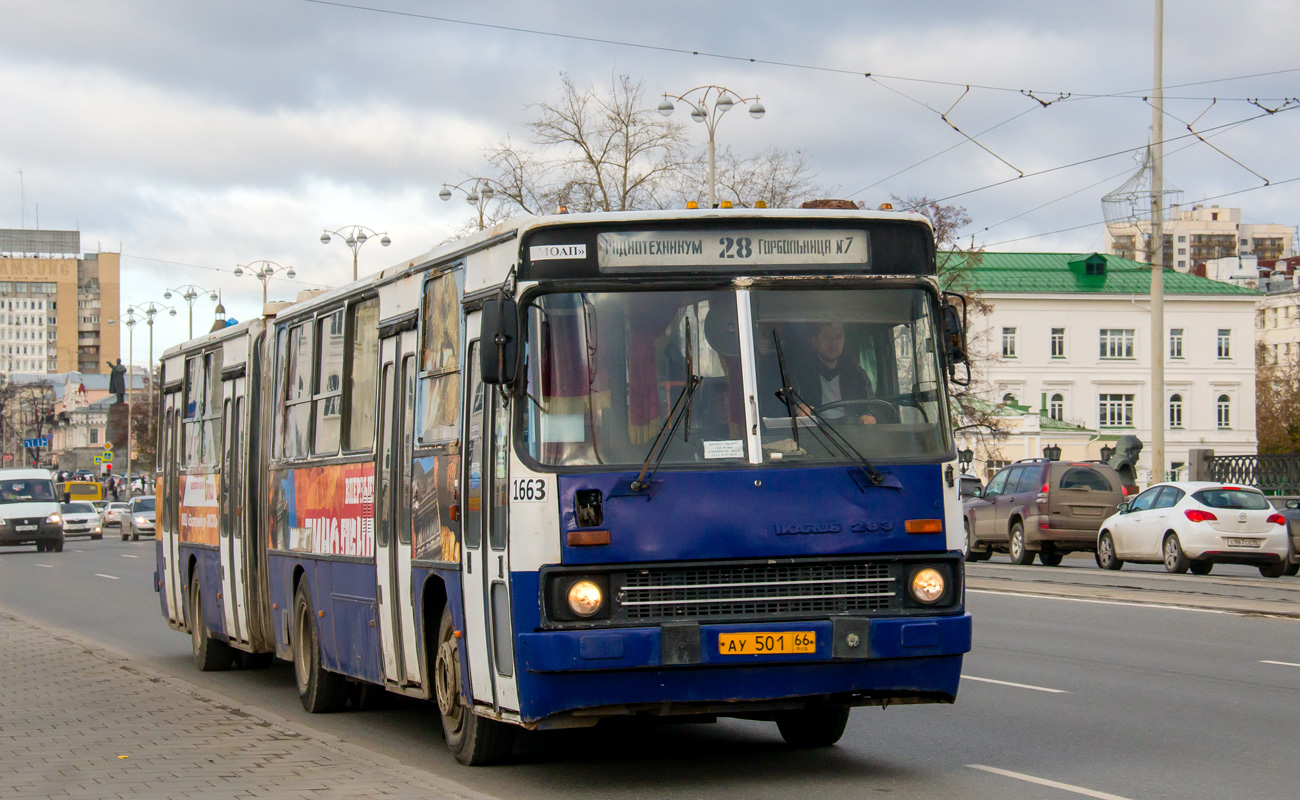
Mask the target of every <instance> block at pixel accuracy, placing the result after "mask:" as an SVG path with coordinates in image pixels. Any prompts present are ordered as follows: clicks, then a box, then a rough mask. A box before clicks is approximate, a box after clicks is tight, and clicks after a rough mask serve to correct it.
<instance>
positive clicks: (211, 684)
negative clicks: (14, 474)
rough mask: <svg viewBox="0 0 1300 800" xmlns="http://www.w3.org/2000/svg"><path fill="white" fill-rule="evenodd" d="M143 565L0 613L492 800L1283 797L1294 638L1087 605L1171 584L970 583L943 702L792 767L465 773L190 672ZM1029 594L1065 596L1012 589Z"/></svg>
mask: <svg viewBox="0 0 1300 800" xmlns="http://www.w3.org/2000/svg"><path fill="white" fill-rule="evenodd" d="M153 547H154V543H153V542H152V541H149V542H143V541H142V542H121V541H119V540H118V539H116V538H107V539H104V540H103V541H94V542H92V541H70V542H69V544H68V549H67V550H65V552H63V553H36V552H35V551H34V550H32V549H31V548H23V549H5V550H0V609H5V610H8V611H11V612H14V613H17V614H20V615H22V616H23V617H26V618H28V619H31V620H34V621H39V622H43V623H45V624H48V625H50V626H51V627H52V628H53V627H57V628H61V629H65V630H68V631H72V632H73V633H76V634H78V635H80V636H82V637H84V638H86V639H90V640H93V641H96V642H98V643H100V644H102V645H104V646H106V647H108V648H109V649H112V650H115V651H117V652H119V653H122V654H124V655H126V656H128V657H130V658H132V659H135V660H137V661H139V662H143V663H145V664H147V665H148V666H150V667H152V668H154V669H157V670H160V671H163V672H166V673H171V674H175V675H177V676H178V677H180V678H182V679H184V680H186V681H189V682H191V683H194V684H197V685H200V686H204V687H207V688H209V689H211V690H213V691H217V692H220V693H222V694H225V695H227V696H229V697H232V698H234V699H235V700H237V701H238V702H240V703H241V704H245V705H247V706H252V707H257V708H262V709H266V710H268V711H270V712H272V713H274V714H278V715H281V716H284V717H287V718H290V719H293V720H295V721H296V722H298V723H300V724H305V725H307V726H309V727H311V728H314V729H317V730H320V731H324V732H327V733H329V734H332V735H334V736H338V737H340V738H342V739H345V740H347V741H349V742H351V743H354V744H358V745H361V746H364V747H368V748H371V749H373V750H375V751H377V752H381V753H384V754H386V755H389V756H392V757H395V758H398V759H400V760H401V761H403V762H404V763H406V764H407V765H409V766H412V767H416V768H419V769H424V770H428V771H430V772H433V773H436V774H438V775H441V776H443V777H444V778H448V779H450V780H453V781H457V782H459V783H461V784H464V785H466V786H469V787H472V788H474V789H476V790H478V791H480V792H484V793H487V794H490V795H495V796H497V797H500V798H509V799H510V800H514V799H515V798H519V799H521V800H522V799H523V798H543V797H545V798H550V797H557V796H568V797H572V796H589V797H600V798H647V797H651V798H653V797H716V798H727V800H733V799H734V798H741V797H743V798H779V799H780V800H790V798H792V797H794V798H803V797H816V798H818V799H819V800H839V798H844V799H845V800H847V799H848V798H862V797H865V796H872V795H874V794H876V793H880V794H883V795H889V794H893V795H895V796H903V795H905V796H907V797H909V798H942V800H952V798H997V799H999V800H1001V799H1003V798H1047V799H1048V800H1051V799H1052V798H1078V797H1093V798H1129V799H1130V800H1137V798H1180V799H1182V798H1216V799H1217V798H1279V800H1281V799H1282V798H1288V799H1289V798H1294V797H1297V796H1300V778H1298V777H1296V775H1295V773H1294V768H1293V761H1294V758H1295V755H1296V753H1297V748H1298V747H1300V745H1297V742H1300V621H1297V620H1294V619H1283V618H1271V617H1259V616H1244V615H1239V614H1231V613H1222V612H1220V611H1216V610H1213V609H1211V608H1208V607H1207V608H1204V609H1201V610H1192V609H1183V608H1175V607H1169V606H1167V605H1151V604H1145V603H1142V602H1127V601H1116V600H1114V599H1101V598H1099V597H1096V596H1094V595H1095V594H1097V593H1098V592H1101V591H1103V590H1105V588H1106V586H1107V585H1110V584H1113V583H1114V582H1116V581H1120V582H1128V583H1136V584H1137V589H1139V590H1140V589H1141V588H1142V587H1143V586H1145V585H1148V584H1149V585H1150V586H1153V587H1156V588H1161V589H1163V588H1168V587H1169V586H1170V585H1173V586H1175V588H1176V589H1177V587H1178V585H1180V584H1183V583H1186V585H1187V586H1189V587H1192V588H1191V589H1190V590H1189V591H1190V592H1191V593H1193V594H1195V593H1196V592H1197V591H1198V587H1196V585H1195V584H1192V583H1191V580H1193V579H1192V578H1184V576H1165V575H1162V574H1159V573H1158V572H1154V571H1132V572H1130V571H1128V570H1126V571H1125V572H1122V573H1118V574H1115V573H1105V574H1103V573H1101V572H1100V571H1098V570H1096V569H1095V568H1088V567H1087V566H1086V563H1085V562H1082V561H1080V562H1078V563H1077V564H1076V562H1074V561H1071V562H1067V564H1070V565H1074V566H1077V567H1078V568H1077V569H1068V568H1066V569H1063V568H1056V569H1048V568H1043V567H1010V566H1004V565H997V564H993V565H989V564H983V565H978V567H977V569H975V570H972V577H973V578H974V577H975V576H976V575H980V576H983V578H985V579H988V580H996V581H997V583H996V584H995V586H996V587H997V588H994V589H977V590H973V591H972V592H971V593H970V594H969V596H968V605H969V607H970V609H971V611H972V613H974V614H975V649H974V651H973V652H972V653H971V655H970V656H969V657H968V659H967V662H966V667H965V669H964V673H965V675H966V676H967V679H966V680H964V681H963V684H962V690H961V696H960V698H959V699H958V702H957V704H956V705H954V706H919V707H894V708H888V709H858V710H856V711H854V713H853V716H852V718H851V719H850V721H849V729H848V731H847V732H846V734H845V737H844V739H843V740H842V741H841V743H840V745H839V746H838V747H835V748H832V749H826V750H818V751H795V750H790V749H788V748H786V747H785V746H784V745H783V744H782V743H781V740H780V737H779V736H778V735H777V732H776V728H775V726H774V725H771V724H769V723H757V722H741V721H723V722H720V723H717V724H714V725H657V726H650V725H631V724H622V725H613V726H608V727H606V726H601V727H599V728H597V729H593V730H585V731H567V732H555V733H546V734H530V735H527V736H525V737H524V739H523V741H522V743H521V745H520V747H519V749H518V752H517V758H516V761H515V763H514V764H512V765H509V766H505V767H498V768H490V769H478V770H471V769H467V768H464V767H461V766H459V765H458V764H456V763H455V762H454V761H453V760H452V759H451V758H450V756H449V755H447V753H446V751H445V749H444V748H443V745H442V739H441V734H440V732H439V729H438V724H437V715H436V710H435V709H434V708H433V707H432V706H429V705H427V704H423V703H416V702H411V701H408V700H405V699H402V698H392V699H391V701H390V702H388V703H387V704H386V706H385V707H384V708H382V709H380V710H377V711H369V712H362V713H356V712H353V713H345V714H336V715H318V716H309V715H307V714H305V713H303V712H302V711H301V709H300V707H299V706H298V700H297V697H296V693H295V692H294V689H293V677H292V673H291V671H290V669H289V667H288V666H287V665H283V664H281V665H278V666H275V667H272V668H270V669H266V670H260V671H253V672H239V671H231V672H223V673H199V672H197V671H196V670H195V669H194V668H193V666H192V664H191V662H190V659H189V640H188V637H187V636H185V635H184V634H181V633H177V632H175V631H172V630H170V629H169V628H168V627H167V626H166V624H165V623H164V622H163V620H162V618H161V615H160V612H159V605H158V596H157V595H156V594H155V593H154V592H153V590H152V573H153V569H154V561H153ZM995 558H996V557H995ZM1099 576H1100V577H1099ZM1210 577H1211V578H1213V579H1214V581H1213V583H1208V582H1207V583H1204V584H1202V586H1201V587H1199V589H1204V588H1206V587H1209V586H1213V587H1215V588H1214V590H1213V592H1211V594H1215V593H1219V594H1221V595H1223V596H1227V597H1237V598H1238V599H1240V598H1249V596H1250V595H1251V594H1252V593H1259V592H1261V591H1267V592H1269V593H1270V594H1269V596H1270V597H1273V598H1274V600H1273V601H1270V602H1274V601H1275V602H1287V598H1290V602H1294V601H1295V599H1297V598H1300V580H1298V579H1295V578H1281V579H1278V580H1277V581H1272V582H1269V583H1270V584H1271V586H1272V588H1270V589H1267V590H1261V589H1259V588H1257V587H1255V586H1253V584H1258V583H1260V580H1259V579H1258V574H1257V573H1256V576H1255V578H1251V577H1250V576H1249V574H1248V571H1243V572H1242V573H1241V574H1239V575H1233V574H1228V572H1227V571H1225V572H1224V573H1223V574H1219V573H1218V571H1217V570H1216V573H1215V575H1213V576H1210ZM1099 580H1100V581H1101V583H1102V586H1101V587H1100V588H1099V587H1098V586H1097V585H1095V584H1096V582H1097V581H1099ZM1194 580H1199V581H1206V580H1207V579H1206V578H1195V579H1194ZM1035 583H1039V584H1041V583H1052V584H1055V585H1058V586H1066V587H1067V588H1066V589H1065V590H1062V591H1067V592H1068V593H1069V596H1062V597H1045V596H1038V595H1034V594H1028V593H1023V592H1019V591H1016V588H1017V586H1026V587H1027V586H1032V585H1033V584H1035ZM1234 586H1236V588H1235V589H1234ZM1003 587H1006V590H1005V591H1004V590H1003ZM1130 588H1131V587H1130ZM1140 596H1141V595H1139V597H1140ZM1206 602H1210V603H1212V602H1213V599H1212V598H1211V600H1210V601H1206ZM0 655H2V654H0ZM1268 662H1278V663H1268ZM41 668H45V667H44V665H42V667H41ZM41 668H37V666H36V665H33V670H32V676H31V677H32V680H33V681H39V680H40V679H41ZM2 725H3V722H2V721H0V727H2Z"/></svg>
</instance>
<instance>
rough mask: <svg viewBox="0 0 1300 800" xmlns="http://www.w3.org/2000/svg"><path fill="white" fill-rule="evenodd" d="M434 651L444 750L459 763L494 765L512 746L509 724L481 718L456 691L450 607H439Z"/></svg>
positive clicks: (454, 639) (457, 658)
mask: <svg viewBox="0 0 1300 800" xmlns="http://www.w3.org/2000/svg"><path fill="white" fill-rule="evenodd" d="M437 641H438V645H437V646H438V650H437V653H436V654H435V656H434V668H433V676H434V690H435V694H436V696H437V700H438V712H439V714H440V715H441V716H442V733H443V738H445V739H446V740H447V749H448V750H450V751H451V754H452V755H453V756H454V757H455V758H456V760H457V761H459V762H460V763H462V764H464V765H466V766H469V767H481V766H486V765H489V764H497V763H500V762H502V761H504V760H506V759H507V758H508V757H509V756H510V751H511V750H512V749H513V748H514V743H515V729H514V726H513V725H508V724H506V723H504V722H498V721H497V720H494V719H489V718H487V717H481V716H479V715H478V714H475V713H474V709H473V703H472V702H466V701H465V698H463V697H462V696H461V693H460V686H461V680H460V642H461V640H460V639H459V638H457V636H456V627H455V625H453V624H452V621H451V610H450V609H448V608H445V607H444V608H443V610H442V623H441V624H440V625H439V626H438V640H437Z"/></svg>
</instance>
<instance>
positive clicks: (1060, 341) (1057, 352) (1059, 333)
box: [1052, 328, 1065, 358]
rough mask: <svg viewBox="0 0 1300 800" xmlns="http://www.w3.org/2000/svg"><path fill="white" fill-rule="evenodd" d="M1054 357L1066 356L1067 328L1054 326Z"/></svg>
mask: <svg viewBox="0 0 1300 800" xmlns="http://www.w3.org/2000/svg"><path fill="white" fill-rule="evenodd" d="M1052 358H1065V328H1052Z"/></svg>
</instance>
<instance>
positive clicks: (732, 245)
mask: <svg viewBox="0 0 1300 800" xmlns="http://www.w3.org/2000/svg"><path fill="white" fill-rule="evenodd" d="M753 242H754V240H753V239H750V238H749V237H748V236H740V237H737V238H735V239H733V238H731V237H730V236H723V237H722V238H721V239H719V240H718V244H720V245H722V251H721V252H719V253H718V258H749V257H750V256H752V255H754V245H753Z"/></svg>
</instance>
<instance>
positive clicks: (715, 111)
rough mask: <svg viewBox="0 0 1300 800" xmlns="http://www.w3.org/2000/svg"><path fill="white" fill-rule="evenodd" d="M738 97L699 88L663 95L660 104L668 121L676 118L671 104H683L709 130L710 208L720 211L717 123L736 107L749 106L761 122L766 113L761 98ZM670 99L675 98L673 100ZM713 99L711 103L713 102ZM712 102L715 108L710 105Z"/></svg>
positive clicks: (720, 88) (720, 90)
mask: <svg viewBox="0 0 1300 800" xmlns="http://www.w3.org/2000/svg"><path fill="white" fill-rule="evenodd" d="M697 92H698V93H699V99H698V100H691V99H688V98H689V97H690V96H691V95H692V94H695V93H697ZM735 94H738V92H733V91H731V90H730V89H728V88H726V87H725V86H714V85H712V84H709V85H707V86H696V87H695V88H694V89H690V90H688V91H685V92H682V93H681V94H680V95H676V94H669V93H667V92H664V99H663V102H661V103H660V104H659V113H660V114H662V115H664V116H665V117H671V116H672V114H673V103H672V100H680V101H681V102H683V103H685V104H687V105H688V106H690V107H691V119H693V120H695V121H696V122H703V123H704V126H705V127H706V128H708V130H709V208H716V207H717V201H718V197H717V194H718V192H717V181H718V177H717V168H716V166H715V158H714V155H715V154H714V149H715V146H714V133H715V132H716V131H717V129H718V122H719V121H720V120H721V119H722V116H723V115H724V114H726V113H727V112H728V111H730V110H731V109H732V108H734V107H735V105H736V103H750V101H753V102H752V103H751V104H750V106H749V116H751V117H753V118H754V119H762V117H763V115H764V114H766V113H767V109H766V108H763V104H762V103H760V102H759V101H758V95H754V96H753V97H741V98H739V99H737V98H735V97H733V96H732V95H735ZM669 98H672V100H670V99H669ZM710 98H712V100H710ZM710 102H711V103H712V105H710Z"/></svg>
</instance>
